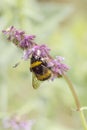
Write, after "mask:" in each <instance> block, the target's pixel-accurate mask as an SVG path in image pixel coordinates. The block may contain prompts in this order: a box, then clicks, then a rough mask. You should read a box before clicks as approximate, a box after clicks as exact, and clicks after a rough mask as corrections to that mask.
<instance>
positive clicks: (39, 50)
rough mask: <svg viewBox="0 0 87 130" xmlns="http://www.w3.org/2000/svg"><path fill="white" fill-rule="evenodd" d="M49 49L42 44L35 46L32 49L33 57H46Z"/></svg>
mask: <svg viewBox="0 0 87 130" xmlns="http://www.w3.org/2000/svg"><path fill="white" fill-rule="evenodd" d="M49 51H50V49H49V48H48V47H47V46H46V45H44V44H42V45H35V46H34V47H33V55H36V56H39V57H47V56H48V55H49Z"/></svg>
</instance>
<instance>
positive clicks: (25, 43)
mask: <svg viewBox="0 0 87 130" xmlns="http://www.w3.org/2000/svg"><path fill="white" fill-rule="evenodd" d="M3 33H4V34H5V35H6V36H7V39H8V40H10V41H12V42H13V43H14V44H15V45H16V46H17V47H19V48H21V49H23V57H22V58H23V59H24V60H28V59H30V58H31V57H32V56H34V57H35V58H37V59H38V58H40V59H41V60H42V62H45V63H46V64H47V66H45V67H48V69H50V70H51V71H52V76H51V79H52V80H53V79H54V78H56V77H61V76H62V75H63V74H64V73H65V72H67V71H68V70H69V67H68V66H67V65H66V64H64V63H63V61H64V58H63V57H61V56H57V57H56V59H53V58H52V57H51V56H50V54H49V52H50V49H49V48H48V47H47V46H46V45H45V44H42V45H38V44H37V43H35V42H34V39H35V37H36V36H35V35H27V34H25V32H24V31H20V30H17V29H16V28H14V27H13V26H11V27H10V28H8V29H7V30H4V31H3Z"/></svg>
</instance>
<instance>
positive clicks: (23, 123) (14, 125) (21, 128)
mask: <svg viewBox="0 0 87 130" xmlns="http://www.w3.org/2000/svg"><path fill="white" fill-rule="evenodd" d="M17 118H18V117H14V118H6V119H4V120H3V127H4V128H5V129H9V128H11V129H12V130H31V129H32V126H33V124H34V122H35V121H34V120H23V119H17Z"/></svg>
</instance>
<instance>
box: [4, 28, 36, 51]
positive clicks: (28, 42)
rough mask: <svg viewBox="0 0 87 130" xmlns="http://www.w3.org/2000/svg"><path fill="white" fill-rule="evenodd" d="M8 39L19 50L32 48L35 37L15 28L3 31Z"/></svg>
mask: <svg viewBox="0 0 87 130" xmlns="http://www.w3.org/2000/svg"><path fill="white" fill-rule="evenodd" d="M2 32H3V33H4V34H5V35H6V36H7V39H8V40H10V41H12V42H13V43H14V44H15V45H17V46H18V47H19V48H22V49H25V48H30V47H31V46H32V45H33V44H34V43H33V42H32V41H33V40H34V38H35V35H26V34H25V32H24V31H20V30H17V29H16V28H15V27H14V26H11V27H10V28H8V29H6V30H3V31H2Z"/></svg>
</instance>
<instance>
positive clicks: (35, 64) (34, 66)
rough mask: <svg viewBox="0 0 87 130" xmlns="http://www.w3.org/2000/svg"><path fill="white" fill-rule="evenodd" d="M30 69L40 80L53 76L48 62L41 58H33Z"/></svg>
mask: <svg viewBox="0 0 87 130" xmlns="http://www.w3.org/2000/svg"><path fill="white" fill-rule="evenodd" d="M30 70H31V71H32V72H33V73H34V74H35V76H36V77H37V79H38V80H40V81H44V80H47V79H49V78H50V77H51V70H50V69H49V68H48V67H47V64H46V63H44V62H43V61H42V60H40V59H35V57H32V58H31V65H30Z"/></svg>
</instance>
